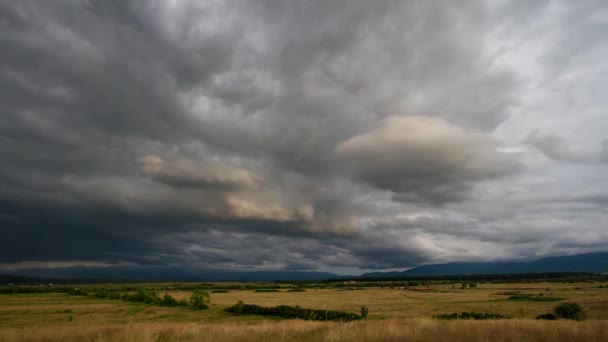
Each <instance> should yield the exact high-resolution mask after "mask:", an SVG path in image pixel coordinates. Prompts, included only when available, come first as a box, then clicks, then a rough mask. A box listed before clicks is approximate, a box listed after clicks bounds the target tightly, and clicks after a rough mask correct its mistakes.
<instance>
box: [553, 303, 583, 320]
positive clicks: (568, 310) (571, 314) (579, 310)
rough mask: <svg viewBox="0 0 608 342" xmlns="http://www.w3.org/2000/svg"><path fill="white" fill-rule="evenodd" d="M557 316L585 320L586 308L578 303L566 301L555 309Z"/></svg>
mask: <svg viewBox="0 0 608 342" xmlns="http://www.w3.org/2000/svg"><path fill="white" fill-rule="evenodd" d="M553 312H555V315H556V316H557V317H561V318H565V319H572V320H575V321H584V320H585V319H586V318H587V313H586V312H585V309H583V307H581V306H580V305H579V304H578V303H573V302H566V303H562V304H560V305H558V306H556V307H555V309H553Z"/></svg>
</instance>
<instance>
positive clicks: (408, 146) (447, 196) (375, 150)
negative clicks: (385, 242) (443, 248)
mask: <svg viewBox="0 0 608 342" xmlns="http://www.w3.org/2000/svg"><path fill="white" fill-rule="evenodd" d="M497 148H498V145H497V144H496V143H494V142H493V141H492V140H491V139H490V138H488V137H486V136H484V135H481V134H475V133H471V132H467V131H465V130H462V129H460V128H459V127H456V126H453V125H450V124H449V123H447V122H446V121H444V120H441V119H434V118H424V117H412V116H410V117H391V118H388V119H386V120H384V121H383V122H382V123H381V125H380V127H378V128H376V129H374V130H372V131H370V132H368V133H365V134H361V135H357V136H354V137H351V138H349V139H348V140H346V141H343V142H341V143H340V144H339V145H338V146H337V149H336V154H337V155H338V157H339V158H342V159H343V160H345V161H347V162H350V163H352V169H353V170H354V171H353V172H354V175H355V177H359V178H361V179H363V180H365V181H367V182H369V183H370V184H373V185H375V186H377V187H379V188H382V189H386V190H391V191H393V192H395V193H397V194H398V198H399V199H401V200H405V201H408V200H409V201H420V200H422V201H425V200H427V201H431V202H438V203H442V202H446V201H451V200H452V201H453V200H457V199H459V198H460V197H463V196H465V195H466V190H468V189H469V187H470V186H471V185H472V184H473V183H475V182H476V181H480V180H485V179H491V178H497V177H500V176H504V175H508V174H511V173H514V172H516V171H517V170H519V168H520V167H519V165H518V163H517V161H516V160H514V159H512V158H511V157H510V156H508V155H505V154H503V153H501V152H498V151H497Z"/></svg>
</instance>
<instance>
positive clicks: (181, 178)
mask: <svg viewBox="0 0 608 342" xmlns="http://www.w3.org/2000/svg"><path fill="white" fill-rule="evenodd" d="M606 10H607V8H606V5H604V4H603V3H601V2H596V3H594V2H587V3H580V4H579V3H578V2H577V3H570V2H538V3H534V4H530V3H527V2H526V3H524V2H510V1H506V2H494V1H477V0H471V1H460V2H458V3H457V4H456V3H449V2H446V3H439V2H429V1H416V0H414V1H392V0H379V1H373V2H372V1H364V0H337V1H331V2H327V1H317V0H310V1H300V0H284V1H272V0H262V1H255V2H252V1H241V0H237V1H230V2H217V1H194V0H182V1H171V2H169V1H153V0H150V1H147V0H128V1H118V0H88V1H30V0H23V1H8V0H0V44H1V46H2V47H3V48H2V49H0V103H2V110H1V111H0V112H1V114H0V115H1V119H2V120H0V159H1V160H2V167H1V168H0V233H1V234H2V239H0V262H3V263H4V264H5V265H14V264H15V265H32V266H33V265H38V264H28V263H31V262H41V263H49V265H66V266H69V265H73V266H77V265H76V264H74V263H78V265H80V266H82V265H85V264H90V265H94V264H95V263H99V264H97V265H106V264H107V265H110V266H108V267H107V269H110V268H112V267H113V266H112V265H124V264H128V265H134V266H133V267H138V266H146V267H161V268H162V267H167V265H179V267H183V268H196V269H204V268H211V269H217V268H226V269H230V268H235V269H251V268H254V269H272V268H280V269H298V270H302V269H322V270H332V269H336V270H339V269H342V268H348V269H351V270H352V269H361V270H363V269H369V268H400V267H412V266H415V265H418V264H421V263H429V262H436V261H442V262H444V261H453V260H459V261H462V260H479V259H484V260H487V259H492V258H502V259H509V258H517V257H532V256H537V255H547V254H561V253H574V252H584V251H593V250H597V249H601V248H603V247H602V245H605V242H606V241H608V237H606V235H605V233H604V231H603V230H602V227H605V226H606V223H607V221H606V220H607V217H606V213H605V206H606V201H605V196H604V194H603V193H602V192H601V191H598V189H600V190H601V189H603V188H605V187H607V186H608V178H607V177H606V175H607V174H608V172H606V164H605V163H602V162H600V161H607V160H608V147H607V146H606V144H605V143H604V145H603V148H602V149H601V151H600V152H599V153H598V152H597V146H600V145H601V144H602V141H605V140H606V138H607V137H606V133H605V129H604V127H606V125H607V124H608V118H607V116H606V112H605V108H606V105H607V104H608V103H606V101H605V98H606V97H605V96H602V94H604V93H605V90H606V88H607V87H608V85H607V84H606V82H605V78H604V77H602V75H605V74H606V72H607V71H608V63H606V58H603V57H604V56H605V55H606V51H608V50H607V49H608V46H607V45H606V43H605V36H606V34H605V33H606V32H608V28H607V26H606V22H605V21H603V20H602V18H603V14H602V13H605V12H606ZM403 114H410V116H407V115H403ZM537 127H542V132H546V133H539V132H541V131H538V132H533V133H532V134H530V135H529V136H528V137H527V138H526V136H525V135H526V134H527V132H530V131H532V130H534V129H535V128H537ZM562 136H563V137H567V139H568V142H566V141H565V140H562V139H561V138H559V137H562ZM522 141H524V143H523V145H522ZM529 145H532V146H534V147H535V148H537V149H538V150H540V151H542V152H543V154H545V155H546V156H548V157H549V158H550V159H553V160H558V161H567V163H547V162H546V158H544V157H542V156H540V154H538V153H533V151H531V150H532V149H531V148H530V147H529ZM570 146H576V148H575V147H570ZM581 151H582V152H581ZM587 151H591V152H587Z"/></svg>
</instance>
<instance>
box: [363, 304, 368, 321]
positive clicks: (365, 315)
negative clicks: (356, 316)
mask: <svg viewBox="0 0 608 342" xmlns="http://www.w3.org/2000/svg"><path fill="white" fill-rule="evenodd" d="M368 313H369V309H368V308H367V307H366V306H362V307H361V318H362V319H365V317H367V314H368Z"/></svg>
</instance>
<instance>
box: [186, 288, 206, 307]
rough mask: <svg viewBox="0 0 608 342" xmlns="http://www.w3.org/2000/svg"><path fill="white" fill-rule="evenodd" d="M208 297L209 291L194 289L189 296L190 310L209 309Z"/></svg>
mask: <svg viewBox="0 0 608 342" xmlns="http://www.w3.org/2000/svg"><path fill="white" fill-rule="evenodd" d="M209 301H210V298H209V292H207V291H203V290H195V291H194V292H192V296H190V308H191V309H192V310H204V309H209V306H207V304H209Z"/></svg>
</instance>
